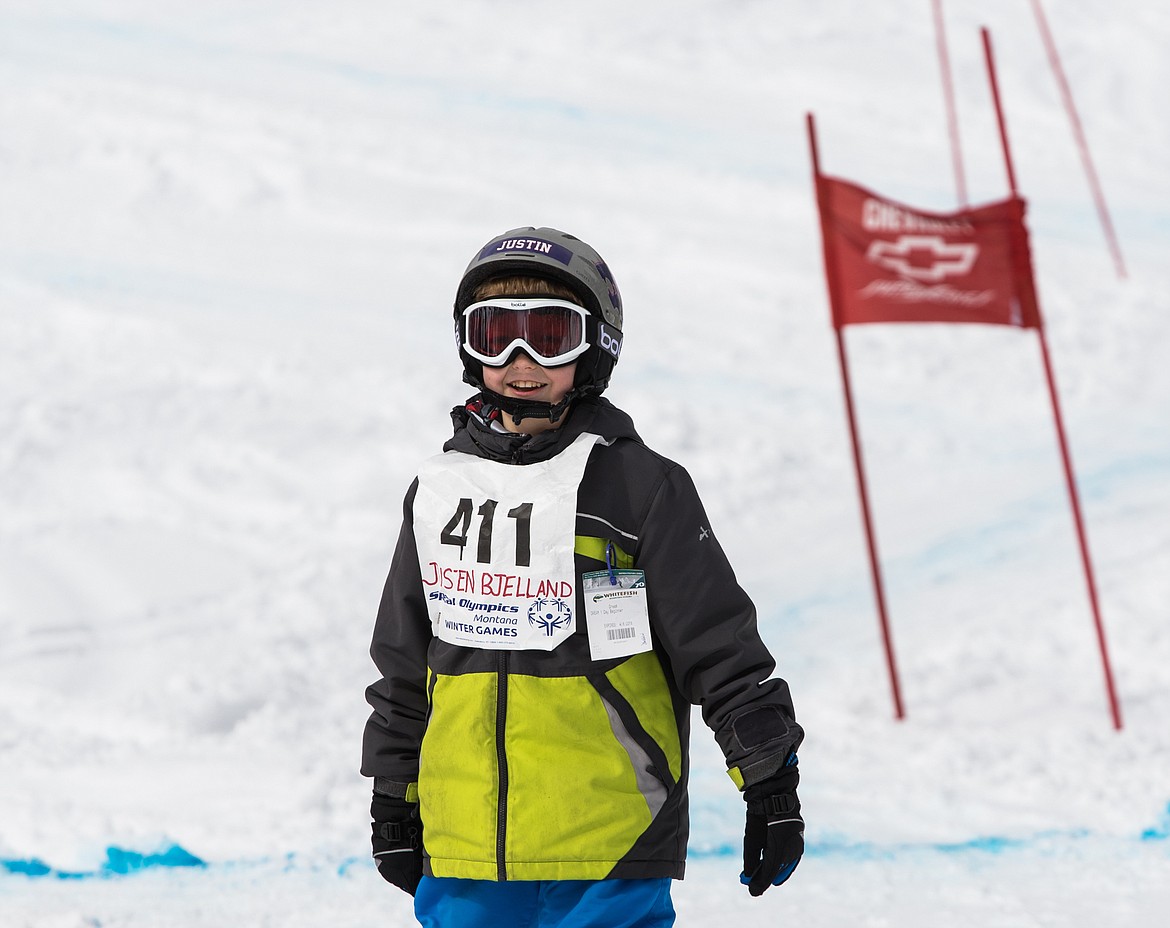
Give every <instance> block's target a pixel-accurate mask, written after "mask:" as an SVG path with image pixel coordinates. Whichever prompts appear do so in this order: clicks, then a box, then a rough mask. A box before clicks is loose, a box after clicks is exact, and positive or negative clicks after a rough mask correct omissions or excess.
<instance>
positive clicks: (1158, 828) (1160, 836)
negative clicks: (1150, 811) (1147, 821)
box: [1142, 805, 1170, 841]
mask: <svg viewBox="0 0 1170 928" xmlns="http://www.w3.org/2000/svg"><path fill="white" fill-rule="evenodd" d="M1167 839H1170V805H1167V806H1166V811H1165V812H1163V813H1162V819H1161V821H1159V822H1158V824H1157V825H1154V826H1152V827H1150V828H1147V829H1146V830H1145V831H1143V832H1142V840H1143V841H1166V840H1167Z"/></svg>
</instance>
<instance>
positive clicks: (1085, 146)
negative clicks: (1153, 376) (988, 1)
mask: <svg viewBox="0 0 1170 928" xmlns="http://www.w3.org/2000/svg"><path fill="white" fill-rule="evenodd" d="M1032 11H1033V12H1034V13H1035V14H1036V24H1037V25H1038V26H1039V27H1040V37H1041V39H1043V41H1044V48H1045V50H1046V51H1047V53H1048V63H1049V65H1050V66H1051V67H1052V73H1053V74H1054V75H1055V77H1056V84H1057V86H1058V87H1059V88H1060V96H1061V99H1062V100H1063V101H1064V109H1065V112H1067V113H1068V120H1069V122H1070V123H1071V124H1072V130H1073V137H1074V138H1075V139H1076V143H1077V150H1078V151H1079V152H1080V155H1081V164H1082V165H1083V167H1084V169H1085V176H1086V177H1087V178H1088V180H1089V189H1090V191H1092V194H1093V203H1094V204H1095V205H1096V207H1097V218H1098V220H1099V221H1100V223H1101V229H1102V231H1103V232H1104V233H1105V241H1106V242H1107V243H1108V245H1109V252H1110V254H1112V255H1113V264H1114V266H1115V267H1116V268H1117V276H1118V277H1121V278H1123V279H1124V278H1125V277H1126V276H1127V274H1126V272H1125V261H1124V260H1123V259H1122V257H1121V246H1120V245H1118V243H1117V233H1116V232H1114V231H1113V222H1112V220H1111V219H1110V218H1109V210H1108V208H1107V207H1106V206H1105V194H1104V193H1103V192H1102V191H1101V184H1100V182H1099V181H1098V180H1097V171H1096V169H1095V168H1094V167H1093V159H1092V157H1090V155H1089V143H1088V142H1087V141H1086V140H1085V130H1084V129H1083V128H1082V127H1081V119H1080V116H1078V115H1077V107H1076V104H1075V103H1073V96H1072V89H1071V88H1070V87H1069V84H1068V80H1067V79H1066V78H1065V76H1064V68H1063V67H1062V66H1061V64H1060V55H1059V54H1058V53H1057V51H1056V42H1054V41H1053V39H1052V32H1051V30H1049V28H1048V19H1047V18H1046V17H1045V15H1044V8H1043V7H1041V6H1040V0H1032Z"/></svg>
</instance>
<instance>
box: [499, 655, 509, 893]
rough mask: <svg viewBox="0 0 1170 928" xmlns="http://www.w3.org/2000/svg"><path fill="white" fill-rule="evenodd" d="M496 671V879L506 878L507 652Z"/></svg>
mask: <svg viewBox="0 0 1170 928" xmlns="http://www.w3.org/2000/svg"><path fill="white" fill-rule="evenodd" d="M499 655H500V657H499V662H498V667H497V671H496V767H497V769H498V771H499V777H500V782H499V794H498V796H497V798H496V879H497V880H499V881H500V882H501V883H503V882H505V881H506V880H507V879H508V870H507V866H506V865H505V863H504V846H505V843H506V842H507V837H508V834H507V832H508V755H507V753H506V752H505V750H504V727H505V724H506V722H507V715H508V652H507V651H500V652H499Z"/></svg>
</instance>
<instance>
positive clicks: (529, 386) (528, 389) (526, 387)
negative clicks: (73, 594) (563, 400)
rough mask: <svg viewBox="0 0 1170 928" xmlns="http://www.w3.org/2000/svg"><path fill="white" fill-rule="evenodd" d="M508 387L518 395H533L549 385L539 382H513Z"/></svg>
mask: <svg viewBox="0 0 1170 928" xmlns="http://www.w3.org/2000/svg"><path fill="white" fill-rule="evenodd" d="M508 386H509V387H510V388H511V389H513V390H515V391H516V392H517V393H532V392H533V391H535V390H539V389H541V388H542V387H544V386H547V385H546V384H543V383H540V382H539V381H537V380H513V381H511V382H510V383H509V384H508Z"/></svg>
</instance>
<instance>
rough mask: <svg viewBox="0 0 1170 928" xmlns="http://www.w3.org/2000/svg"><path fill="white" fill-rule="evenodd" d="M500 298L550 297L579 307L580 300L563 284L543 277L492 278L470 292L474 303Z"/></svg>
mask: <svg viewBox="0 0 1170 928" xmlns="http://www.w3.org/2000/svg"><path fill="white" fill-rule="evenodd" d="M501 296H551V297H554V298H556V299H558V300H568V301H569V302H570V303H576V304H577V305H578V306H580V305H581V300H580V299H579V298H578V297H577V294H575V293H574V292H573V291H572V290H570V289H569V288H568V287H566V286H565V285H564V284H559V283H557V282H556V281H555V280H548V279H547V278H544V277H521V276H512V277H493V278H492V279H491V280H485V281H484V282H483V283H482V284H480V285H479V286H477V287H476V288H475V290H474V291H473V292H472V295H471V299H472V300H473V301H474V302H479V301H480V300H491V299H495V298H496V297H501Z"/></svg>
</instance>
